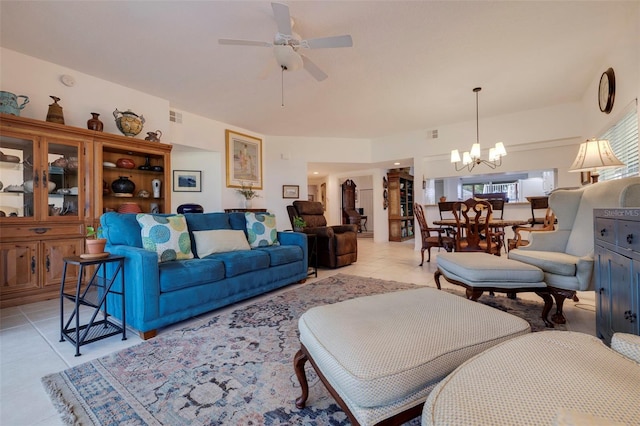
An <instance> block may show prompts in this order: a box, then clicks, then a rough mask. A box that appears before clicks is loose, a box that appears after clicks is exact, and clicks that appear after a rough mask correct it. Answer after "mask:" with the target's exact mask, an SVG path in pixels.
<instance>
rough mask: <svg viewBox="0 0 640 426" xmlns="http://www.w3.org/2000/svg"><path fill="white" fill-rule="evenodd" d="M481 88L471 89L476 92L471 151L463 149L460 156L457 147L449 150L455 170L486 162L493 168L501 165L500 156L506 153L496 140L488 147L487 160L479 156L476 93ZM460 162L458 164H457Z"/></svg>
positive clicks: (469, 169)
mask: <svg viewBox="0 0 640 426" xmlns="http://www.w3.org/2000/svg"><path fill="white" fill-rule="evenodd" d="M481 90H482V87H476V88H474V89H473V91H474V93H475V94H476V143H474V144H473V145H472V146H471V151H465V152H464V153H463V154H462V159H461V158H460V151H458V150H457V149H454V150H451V162H452V163H453V165H454V167H455V168H456V172H459V171H460V170H463V169H464V168H466V169H467V170H468V171H471V170H473V168H474V167H475V166H477V165H479V164H486V165H487V166H488V167H490V168H492V169H495V168H496V167H500V166H501V165H502V157H504V156H505V155H507V150H506V148H505V147H504V144H503V143H502V142H497V143H496V144H495V146H494V147H493V148H490V149H489V160H483V159H482V158H480V121H479V118H478V117H479V116H478V93H479V92H480V91H481ZM460 163H462V164H461V165H460V166H459V165H458V164H460Z"/></svg>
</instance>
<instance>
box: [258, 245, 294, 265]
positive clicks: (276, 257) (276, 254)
mask: <svg viewBox="0 0 640 426" xmlns="http://www.w3.org/2000/svg"><path fill="white" fill-rule="evenodd" d="M256 250H262V251H264V252H265V253H267V254H268V255H269V259H270V261H271V263H270V266H278V265H286V264H287V263H292V262H297V261H299V260H302V259H303V257H304V253H303V251H302V247H300V246H271V247H259V248H257V249H256Z"/></svg>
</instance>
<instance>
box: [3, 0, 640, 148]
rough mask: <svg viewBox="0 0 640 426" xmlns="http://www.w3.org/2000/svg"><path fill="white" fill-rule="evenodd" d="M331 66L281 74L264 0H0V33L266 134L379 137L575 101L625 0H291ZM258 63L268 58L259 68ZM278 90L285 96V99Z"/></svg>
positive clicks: (631, 4) (632, 20)
mask: <svg viewBox="0 0 640 426" xmlns="http://www.w3.org/2000/svg"><path fill="white" fill-rule="evenodd" d="M286 3H287V4H288V5H289V8H290V11H291V15H292V17H293V18H294V20H295V26H294V30H295V31H296V32H298V33H299V34H300V35H301V36H302V38H305V39H306V38H314V37H324V36H332V35H341V34H351V36H352V38H353V47H352V48H339V49H313V50H311V49H310V50H305V52H304V54H305V55H306V56H307V57H308V58H310V59H311V60H312V61H313V62H314V63H315V64H316V65H317V66H318V67H320V68H321V69H322V70H323V71H324V72H326V73H327V74H328V76H329V77H328V78H327V79H326V80H324V81H322V82H318V81H316V80H315V79H314V78H313V77H312V76H311V75H310V74H309V73H307V72H305V71H304V70H300V71H295V72H285V73H284V74H282V73H281V72H280V69H279V67H278V65H277V63H276V62H275V59H274V54H273V50H272V49H271V48H265V47H253V46H228V45H220V44H218V39H219V38H235V39H246V40H257V41H268V42H272V41H273V38H274V35H275V33H276V32H277V27H276V22H275V20H274V16H273V11H272V8H271V4H270V2H267V1H162V2H161V1H154V2H147V1H128V2H117V1H64V2H63V1H44V2H37V1H6V0H3V1H2V2H0V44H1V45H2V46H3V47H6V48H8V49H12V50H16V51H18V52H22V53H25V54H27V55H30V56H34V57H37V58H41V59H44V60H47V61H50V62H54V63H57V64H60V65H63V66H66V67H69V68H72V69H75V70H78V71H80V72H84V73H87V74H90V75H93V76H96V77H99V78H103V79H105V80H109V81H112V82H115V83H118V84H120V85H123V86H126V87H132V88H136V89H138V90H140V91H143V92H146V93H149V94H152V95H155V96H159V97H162V98H165V99H168V100H169V101H170V103H171V105H172V107H174V108H177V109H181V110H185V111H189V112H192V113H196V114H199V115H202V116H205V117H209V118H212V119H215V120H218V121H222V122H225V123H229V124H231V125H234V126H239V127H242V128H246V129H250V130H251V131H254V132H257V133H262V134H266V135H287V136H301V137H304V136H309V137H349V138H376V137H381V136H387V135H392V134H396V133H402V132H407V131H412V130H419V129H428V128H431V127H434V126H438V125H443V124H448V123H454V122H458V121H465V120H472V119H473V118H475V99H474V95H473V93H472V88H473V87H476V86H482V87H483V91H482V94H481V114H482V115H483V116H492V115H499V114H503V113H507V112H513V111H521V110H527V109H532V108H540V107H545V106H549V105H554V104H559V103H565V102H572V101H579V100H580V98H581V97H582V96H583V95H584V91H585V90H586V87H587V86H588V84H589V82H590V81H592V80H593V78H594V76H596V75H599V73H601V72H602V71H603V70H602V69H601V68H602V60H603V58H605V57H606V55H607V52H608V50H609V49H610V48H611V46H612V45H614V44H615V43H618V42H620V39H621V37H622V35H623V34H625V32H626V31H627V30H628V28H629V26H630V25H636V26H637V25H638V22H637V20H638V12H637V10H638V7H639V4H640V3H638V2H635V1H626V2H617V1H587V2H577V1H553V2H552V1H540V2H536V1H533V2H524V1H500V2H498V1H496V2H493V1H469V2H465V1H288V2H286ZM265 70H269V71H270V72H269V73H268V74H267V76H266V78H264V79H261V78H260V77H261V74H264V72H265ZM282 95H284V105H285V106H284V107H282V106H281V101H282Z"/></svg>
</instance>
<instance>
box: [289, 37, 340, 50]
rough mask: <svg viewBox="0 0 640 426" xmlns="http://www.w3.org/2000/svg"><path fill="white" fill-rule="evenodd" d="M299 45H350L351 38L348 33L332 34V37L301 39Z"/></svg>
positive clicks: (320, 47)
mask: <svg viewBox="0 0 640 426" xmlns="http://www.w3.org/2000/svg"><path fill="white" fill-rule="evenodd" d="M300 45H301V46H304V47H308V48H309V49H323V48H327V47H352V46H353V40H352V39H351V36H350V35H341V36H332V37H320V38H310V39H308V40H302V41H301V42H300Z"/></svg>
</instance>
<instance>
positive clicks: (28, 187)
mask: <svg viewBox="0 0 640 426" xmlns="http://www.w3.org/2000/svg"><path fill="white" fill-rule="evenodd" d="M47 186H48V187H49V188H48V189H49V192H53V191H54V190H55V189H56V184H55V182H51V181H48V182H47ZM22 187H23V188H24V192H26V193H32V192H33V181H32V180H26V181H24V183H23V184H22Z"/></svg>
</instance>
